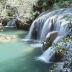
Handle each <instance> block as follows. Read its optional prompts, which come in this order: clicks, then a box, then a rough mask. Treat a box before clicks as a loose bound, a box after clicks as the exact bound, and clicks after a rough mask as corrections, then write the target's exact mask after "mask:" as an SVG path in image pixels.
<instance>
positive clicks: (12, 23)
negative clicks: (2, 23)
mask: <svg viewBox="0 0 72 72" xmlns="http://www.w3.org/2000/svg"><path fill="white" fill-rule="evenodd" d="M16 20H17V19H12V20H10V21H8V23H7V25H6V27H11V28H12V27H15V22H16Z"/></svg>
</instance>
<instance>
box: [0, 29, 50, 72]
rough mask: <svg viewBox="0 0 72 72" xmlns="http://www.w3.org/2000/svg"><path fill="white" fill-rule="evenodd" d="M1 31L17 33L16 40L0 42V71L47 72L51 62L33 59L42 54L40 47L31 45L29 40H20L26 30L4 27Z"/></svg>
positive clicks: (9, 33)
mask: <svg viewBox="0 0 72 72" xmlns="http://www.w3.org/2000/svg"><path fill="white" fill-rule="evenodd" d="M1 33H3V34H7V35H17V40H15V41H10V42H8V43H0V72H49V69H50V68H51V64H46V63H43V62H39V61H36V59H35V57H37V56H39V55H41V54H42V52H41V49H39V48H33V47H31V46H30V45H31V43H30V42H22V41H21V39H22V38H23V37H24V36H26V34H27V32H26V31H22V30H16V29H5V30H4V31H3V32H1Z"/></svg>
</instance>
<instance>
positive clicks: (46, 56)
mask: <svg viewBox="0 0 72 72" xmlns="http://www.w3.org/2000/svg"><path fill="white" fill-rule="evenodd" d="M54 54H55V50H54V48H53V47H49V48H48V49H47V50H46V51H45V52H44V53H43V54H42V55H41V56H39V57H37V58H36V60H40V61H43V62H45V63H49V62H50V59H51V58H52V57H53V55H54Z"/></svg>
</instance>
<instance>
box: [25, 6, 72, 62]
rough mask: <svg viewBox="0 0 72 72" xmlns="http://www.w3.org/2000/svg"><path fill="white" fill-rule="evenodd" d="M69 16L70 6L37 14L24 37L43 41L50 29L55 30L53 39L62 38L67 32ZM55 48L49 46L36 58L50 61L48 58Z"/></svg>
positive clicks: (71, 10)
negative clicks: (55, 35)
mask: <svg viewBox="0 0 72 72" xmlns="http://www.w3.org/2000/svg"><path fill="white" fill-rule="evenodd" d="M70 16H72V7H71V8H64V9H59V10H54V11H51V12H49V13H46V14H44V15H41V16H39V17H38V18H37V19H36V20H35V21H34V22H33V23H32V26H31V28H30V31H29V34H28V36H27V37H26V39H35V40H40V41H44V40H45V39H46V36H47V34H48V33H49V32H51V31H57V32H58V36H57V37H56V39H55V40H54V41H53V42H54V43H57V41H59V40H61V39H63V38H64V37H66V36H67V34H68V31H69V29H68V23H69V22H70V19H71V18H70ZM54 53H55V50H54V49H53V48H52V46H51V47H49V48H48V49H47V50H46V51H45V52H44V53H43V54H42V55H41V56H39V57H38V58H37V60H42V61H44V62H46V63H48V62H50V58H51V57H52V56H53V55H54Z"/></svg>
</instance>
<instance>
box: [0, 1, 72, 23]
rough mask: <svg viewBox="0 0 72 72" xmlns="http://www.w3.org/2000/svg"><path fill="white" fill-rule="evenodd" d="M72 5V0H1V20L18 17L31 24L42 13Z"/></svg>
mask: <svg viewBox="0 0 72 72" xmlns="http://www.w3.org/2000/svg"><path fill="white" fill-rule="evenodd" d="M70 6H72V0H0V22H2V21H3V23H4V22H6V21H8V20H9V19H12V18H17V19H18V20H20V21H22V22H23V23H24V24H31V23H32V22H33V20H34V19H36V17H37V16H38V15H40V13H42V12H45V11H47V10H55V9H59V8H66V7H70Z"/></svg>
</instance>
